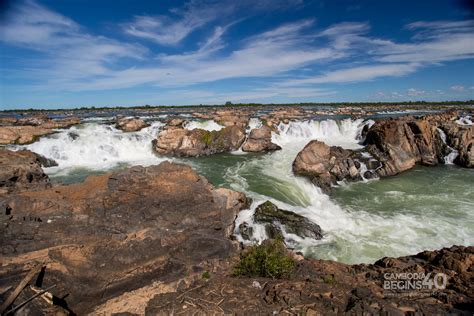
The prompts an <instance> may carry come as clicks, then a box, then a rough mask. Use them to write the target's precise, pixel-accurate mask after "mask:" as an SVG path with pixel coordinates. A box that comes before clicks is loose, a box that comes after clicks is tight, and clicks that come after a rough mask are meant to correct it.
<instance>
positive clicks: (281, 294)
mask: <svg viewBox="0 0 474 316" xmlns="http://www.w3.org/2000/svg"><path fill="white" fill-rule="evenodd" d="M423 254H424V253H421V254H418V255H415V256H408V257H401V258H397V259H395V260H394V264H393V265H392V266H381V265H378V264H377V263H376V264H374V265H366V264H360V265H352V266H351V265H346V264H343V263H339V262H334V261H328V260H314V259H303V260H302V259H300V260H298V264H297V268H296V269H295V270H294V272H293V273H292V276H291V278H290V279H284V280H281V279H280V280H278V279H271V278H259V279H258V281H257V280H255V279H254V278H242V277H239V278H236V277H231V276H229V275H228V273H227V274H226V271H227V270H224V271H223V272H218V271H216V272H215V273H214V274H213V277H212V278H211V279H210V280H196V281H194V282H192V283H191V284H189V286H187V287H184V288H182V289H180V290H178V291H177V292H175V293H164V294H163V293H160V294H157V295H155V296H154V297H153V298H152V299H151V300H150V301H149V302H148V304H147V307H146V314H147V315H154V314H159V313H163V314H169V313H172V312H179V311H186V314H193V313H204V314H220V313H221V314H232V315H233V314H252V315H254V314H255V315H257V314H259V315H261V314H263V315H271V314H274V313H275V311H277V313H279V314H291V313H294V314H302V315H332V314H344V315H345V314H347V315H373V314H386V315H407V314H420V315H448V314H449V315H452V314H454V315H470V314H472V303H473V301H474V291H473V287H474V286H473V283H472V269H471V270H469V269H468V270H465V269H464V268H465V267H466V266H465V265H466V264H469V262H472V261H470V259H469V257H470V256H472V255H473V254H474V247H458V246H454V247H451V248H445V249H442V250H438V251H427V252H426V257H425V256H423ZM434 258H438V259H434ZM447 262H452V264H451V263H447ZM461 267H462V268H461ZM228 269H229V268H228ZM419 269H421V271H420V270H419ZM457 271H462V272H461V273H458V272H457ZM414 272H418V273H420V272H423V273H431V279H432V278H433V276H434V275H435V274H436V273H444V274H445V275H447V276H448V289H446V290H431V291H427V292H423V291H420V290H411V291H404V292H402V293H397V292H390V291H384V290H383V285H384V284H383V283H384V281H385V280H386V278H385V277H384V276H385V275H391V274H401V275H403V274H406V273H414ZM450 276H452V277H450ZM395 281H396V280H395ZM400 281H402V280H400ZM257 282H258V284H260V285H261V286H258V285H256V284H257ZM402 282H403V281H402ZM209 293H219V294H220V295H221V296H224V298H225V299H224V300H222V298H221V296H218V295H209ZM183 297H192V298H196V299H197V300H198V301H200V300H199V298H205V300H206V301H208V302H210V303H207V304H206V305H204V304H199V305H202V306H199V305H196V304H188V303H187V302H186V301H187V300H186V299H183ZM217 304H218V306H216V305H217Z"/></svg>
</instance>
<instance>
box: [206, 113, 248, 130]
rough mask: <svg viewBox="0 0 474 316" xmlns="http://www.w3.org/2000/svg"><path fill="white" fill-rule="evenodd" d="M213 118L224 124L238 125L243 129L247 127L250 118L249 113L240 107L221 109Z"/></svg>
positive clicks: (226, 125) (229, 125)
mask: <svg viewBox="0 0 474 316" xmlns="http://www.w3.org/2000/svg"><path fill="white" fill-rule="evenodd" d="M212 118H213V119H214V121H216V122H217V123H218V124H220V125H222V126H225V127H231V126H237V127H239V128H243V129H245V128H246V127H247V125H248V123H249V120H250V116H249V115H248V113H246V112H244V111H242V110H239V109H233V110H219V111H216V112H215V113H214V114H213V115H212Z"/></svg>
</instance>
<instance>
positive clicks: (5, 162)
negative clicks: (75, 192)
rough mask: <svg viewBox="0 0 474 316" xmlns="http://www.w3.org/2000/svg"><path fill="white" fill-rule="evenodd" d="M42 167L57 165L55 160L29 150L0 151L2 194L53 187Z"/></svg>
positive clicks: (0, 186)
mask: <svg viewBox="0 0 474 316" xmlns="http://www.w3.org/2000/svg"><path fill="white" fill-rule="evenodd" d="M41 165H43V166H45V167H50V166H54V165H57V164H56V163H55V162H54V161H53V160H50V159H47V158H45V157H43V156H41V155H38V154H35V153H33V152H31V151H29V150H20V151H10V150H7V149H0V194H1V193H12V192H20V191H29V190H42V189H45V188H49V187H51V183H50V181H49V178H48V176H47V175H46V174H45V173H44V171H43V169H42V168H41Z"/></svg>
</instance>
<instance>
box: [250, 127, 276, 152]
mask: <svg viewBox="0 0 474 316" xmlns="http://www.w3.org/2000/svg"><path fill="white" fill-rule="evenodd" d="M280 149H281V147H280V146H278V145H277V144H274V143H272V130H271V129H270V127H268V126H262V127H260V128H254V129H252V130H251V131H250V134H249V136H248V138H247V140H246V141H245V142H244V144H243V145H242V150H243V151H247V152H262V151H275V150H280Z"/></svg>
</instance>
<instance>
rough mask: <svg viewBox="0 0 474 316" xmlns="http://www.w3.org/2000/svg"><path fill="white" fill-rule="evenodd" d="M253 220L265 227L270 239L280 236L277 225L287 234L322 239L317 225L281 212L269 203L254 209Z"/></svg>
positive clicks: (292, 214) (287, 212) (298, 216)
mask: <svg viewBox="0 0 474 316" xmlns="http://www.w3.org/2000/svg"><path fill="white" fill-rule="evenodd" d="M254 219H255V222H257V223H260V224H265V225H266V227H265V229H266V231H267V234H269V235H270V236H269V237H270V238H276V237H280V236H282V232H281V229H280V227H279V226H278V225H282V226H283V227H284V228H285V230H286V231H287V232H288V233H291V234H295V235H297V236H300V237H309V238H313V239H321V238H322V237H323V235H322V231H321V227H319V225H317V224H315V223H313V222H312V221H310V220H309V219H307V218H305V217H304V216H301V215H298V214H296V213H293V212H290V211H286V210H281V209H279V208H278V207H277V206H276V205H275V204H273V203H272V202H270V201H266V202H265V203H263V204H260V205H259V206H258V207H257V208H256V209H255V214H254Z"/></svg>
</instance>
